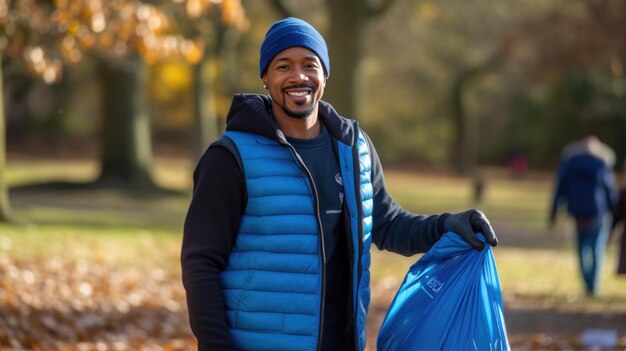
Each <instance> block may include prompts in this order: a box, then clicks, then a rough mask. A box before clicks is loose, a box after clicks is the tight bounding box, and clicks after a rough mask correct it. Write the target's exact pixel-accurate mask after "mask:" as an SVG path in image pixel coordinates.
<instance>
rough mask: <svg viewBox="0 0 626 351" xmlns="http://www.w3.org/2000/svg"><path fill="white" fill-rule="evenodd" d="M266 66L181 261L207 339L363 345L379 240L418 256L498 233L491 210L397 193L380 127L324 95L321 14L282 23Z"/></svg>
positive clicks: (238, 115)
mask: <svg viewBox="0 0 626 351" xmlns="http://www.w3.org/2000/svg"><path fill="white" fill-rule="evenodd" d="M259 63H260V65H259V74H260V78H261V80H262V83H263V86H264V88H265V89H267V90H268V91H269V95H257V94H238V95H236V96H235V98H234V99H233V102H232V105H231V108H230V111H229V114H228V117H227V127H226V133H225V134H224V135H223V136H222V137H220V138H218V140H217V141H215V142H214V143H213V144H212V145H211V146H210V147H209V149H208V150H207V151H206V152H205V154H204V155H203V156H202V158H201V159H200V161H199V162H198V165H197V167H196V170H195V172H194V191H193V197H192V200H191V204H190V206H189V210H188V212H187V217H186V219H185V226H184V237H183V243H182V252H181V264H182V272H183V284H184V286H185V290H186V294H187V306H188V310H189V320H190V324H191V328H192V331H193V333H194V335H195V336H196V338H197V339H198V348H199V349H200V350H212V351H214V350H231V349H239V350H346V351H352V350H363V349H364V348H365V340H366V335H365V320H366V316H367V310H368V305H369V300H370V288H369V279H370V278H369V274H370V273H369V265H370V253H369V251H370V246H371V244H372V243H373V244H375V245H376V246H377V247H378V248H379V249H385V250H389V251H393V252H396V253H400V254H402V255H406V256H409V255H413V254H416V253H419V252H425V251H426V250H428V249H429V248H430V247H432V246H433V245H434V244H435V242H437V240H439V238H440V237H441V236H442V235H443V234H444V233H446V232H455V233H458V234H459V235H461V236H462V237H463V239H465V240H466V241H468V242H469V243H470V244H471V245H472V246H474V247H475V248H476V249H479V250H480V249H483V248H484V244H483V243H482V241H480V240H479V239H478V238H477V237H476V235H475V234H476V233H477V232H482V233H483V234H484V236H485V238H486V241H487V243H489V244H490V245H493V246H495V245H496V244H497V238H496V236H495V233H494V231H493V228H492V227H491V225H490V224H489V221H488V220H487V218H486V217H485V215H484V214H483V213H482V212H480V211H478V210H468V211H464V212H459V213H444V214H440V215H430V216H426V215H417V214H412V213H409V212H407V211H405V210H403V209H402V208H401V207H400V206H399V205H398V204H397V203H396V202H394V201H393V199H392V198H391V196H390V195H389V193H388V192H387V190H386V187H385V181H384V177H383V171H382V166H381V163H380V160H379V158H378V155H377V153H376V150H375V149H374V145H373V144H372V142H371V140H370V139H369V137H368V136H367V135H366V134H365V133H364V132H363V130H361V129H360V127H359V125H358V123H357V122H356V121H354V120H350V119H347V118H344V117H341V116H340V115H339V114H338V113H337V112H336V111H335V109H334V108H333V107H332V106H331V105H330V104H328V103H326V102H324V101H321V98H322V95H323V94H324V88H325V86H326V82H327V78H328V77H329V75H330V60H329V56H328V49H327V47H326V43H325V41H324V39H323V38H322V36H321V35H320V34H319V33H318V32H317V30H315V29H314V28H313V27H312V26H311V25H310V24H308V23H307V22H305V21H303V20H300V19H296V18H287V19H284V20H281V21H278V22H276V23H274V24H273V25H272V26H271V27H270V29H269V30H268V32H267V34H266V36H265V39H264V40H263V44H262V45H261V52H260V62H259ZM416 323H419V321H416Z"/></svg>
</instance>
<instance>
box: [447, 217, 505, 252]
mask: <svg viewBox="0 0 626 351" xmlns="http://www.w3.org/2000/svg"><path fill="white" fill-rule="evenodd" d="M443 228H444V230H445V231H446V232H448V231H450V232H454V233H457V234H459V235H461V236H462V237H463V239H465V241H467V242H468V243H470V245H472V246H473V247H474V248H475V249H476V250H482V249H483V248H484V247H485V245H484V244H483V242H482V241H480V240H479V239H478V238H477V237H476V233H482V234H483V235H484V236H485V240H486V241H487V242H488V243H489V244H490V245H491V246H496V245H498V238H496V234H495V233H494V231H493V228H492V227H491V223H489V220H488V219H487V217H486V216H485V214H484V213H482V212H480V211H479V210H476V209H472V210H467V211H464V212H459V213H451V214H449V215H448V217H446V219H445V220H444V222H443Z"/></svg>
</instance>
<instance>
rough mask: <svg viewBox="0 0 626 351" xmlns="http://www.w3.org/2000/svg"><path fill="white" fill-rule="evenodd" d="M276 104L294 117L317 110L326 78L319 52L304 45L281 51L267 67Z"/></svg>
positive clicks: (269, 86) (268, 85)
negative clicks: (303, 46) (316, 52)
mask: <svg viewBox="0 0 626 351" xmlns="http://www.w3.org/2000/svg"><path fill="white" fill-rule="evenodd" d="M263 83H264V84H265V85H267V89H268V90H269V93H270V96H271V97H272V101H273V105H274V106H275V107H278V108H279V109H281V110H282V111H274V113H275V114H276V113H281V112H284V113H285V114H286V115H287V116H289V117H293V118H306V117H309V116H311V115H312V114H313V113H314V112H315V113H317V105H318V102H319V101H320V99H321V98H322V95H324V86H325V85H326V78H325V76H324V68H323V66H322V63H321V61H320V59H319V58H318V57H317V55H316V54H315V53H314V52H313V51H311V50H309V49H305V48H302V47H292V48H289V49H285V50H283V51H281V52H280V53H279V54H278V55H276V57H274V59H272V62H270V64H269V66H268V67H267V72H265V75H264V76H263Z"/></svg>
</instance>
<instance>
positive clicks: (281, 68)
mask: <svg viewBox="0 0 626 351" xmlns="http://www.w3.org/2000/svg"><path fill="white" fill-rule="evenodd" d="M287 68H289V66H287V65H280V66H278V67H276V69H280V70H285V69H287Z"/></svg>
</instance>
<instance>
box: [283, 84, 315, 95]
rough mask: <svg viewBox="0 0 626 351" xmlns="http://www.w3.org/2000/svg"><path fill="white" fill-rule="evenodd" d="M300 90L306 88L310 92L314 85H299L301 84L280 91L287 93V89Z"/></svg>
mask: <svg viewBox="0 0 626 351" xmlns="http://www.w3.org/2000/svg"><path fill="white" fill-rule="evenodd" d="M301 88H308V89H311V90H315V85H313V84H310V83H301V84H295V85H290V86H288V87H284V88H283V89H282V92H283V93H284V92H285V91H287V90H289V89H301Z"/></svg>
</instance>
